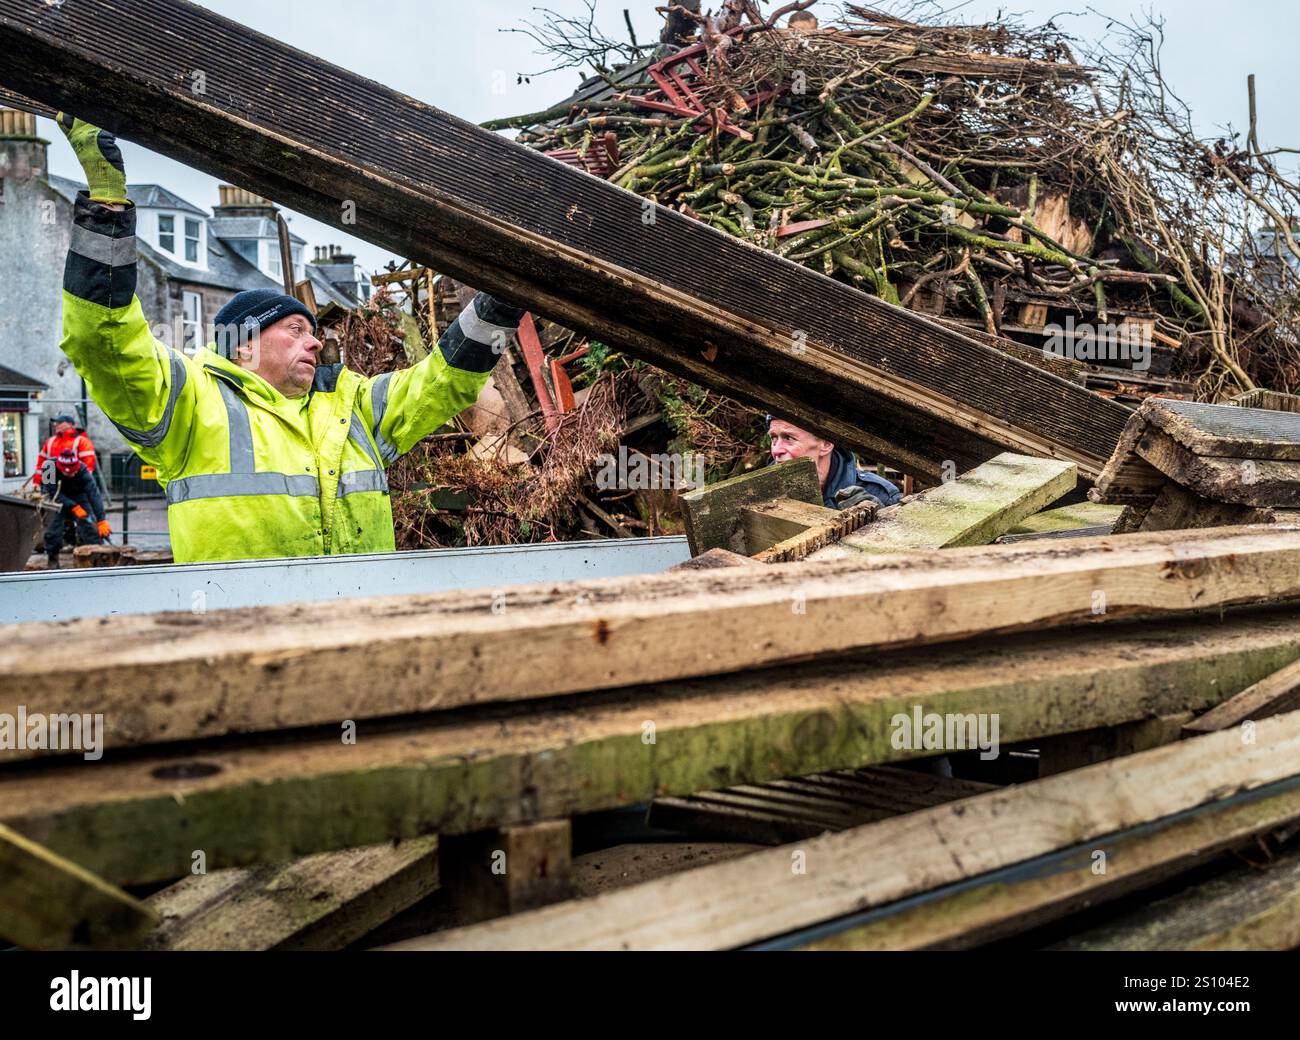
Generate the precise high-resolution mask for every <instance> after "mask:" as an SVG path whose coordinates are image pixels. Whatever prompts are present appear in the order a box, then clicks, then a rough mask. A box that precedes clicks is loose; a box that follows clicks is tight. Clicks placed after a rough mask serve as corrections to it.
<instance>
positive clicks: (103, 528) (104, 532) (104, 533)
mask: <svg viewBox="0 0 1300 1040" xmlns="http://www.w3.org/2000/svg"><path fill="white" fill-rule="evenodd" d="M95 529H96V530H97V531H98V532H99V537H101V538H107V537H108V536H109V535H110V534H112V533H113V529H112V528H111V527H109V526H108V521H107V520H101V521H99V523H97V524H96V525H95Z"/></svg>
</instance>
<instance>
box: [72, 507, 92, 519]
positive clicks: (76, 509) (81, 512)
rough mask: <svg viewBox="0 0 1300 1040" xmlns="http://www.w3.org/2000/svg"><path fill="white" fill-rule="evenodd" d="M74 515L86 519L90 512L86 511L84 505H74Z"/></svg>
mask: <svg viewBox="0 0 1300 1040" xmlns="http://www.w3.org/2000/svg"><path fill="white" fill-rule="evenodd" d="M72 515H73V516H75V517H76V518H77V519H78V520H84V519H86V517H88V516H89V515H90V514H89V513H87V512H86V510H85V508H84V507H83V506H73V507H72Z"/></svg>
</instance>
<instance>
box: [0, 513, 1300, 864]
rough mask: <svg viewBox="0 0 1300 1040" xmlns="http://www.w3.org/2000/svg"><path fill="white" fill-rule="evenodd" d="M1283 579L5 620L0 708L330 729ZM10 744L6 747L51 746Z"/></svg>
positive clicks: (729, 581)
mask: <svg viewBox="0 0 1300 1040" xmlns="http://www.w3.org/2000/svg"><path fill="white" fill-rule="evenodd" d="M862 555H863V554H856V556H858V557H860V556H862ZM1297 595H1300V531H1297V530H1294V529H1283V528H1274V527H1266V528H1260V529H1248V528H1234V529H1231V531H1229V532H1222V531H1205V532H1200V533H1197V534H1195V535H1191V534H1187V533H1184V532H1172V533H1163V534H1151V535H1125V536H1117V537H1114V538H1095V539H1078V540H1077V541H1074V542H1072V543H1071V544H1070V546H1069V547H1068V548H1066V547H1060V546H1057V545H1051V546H1046V547H1044V546H1041V545H1033V544H1027V545H1014V546H991V547H987V548H970V549H954V550H945V551H943V552H936V553H930V554H917V555H910V556H906V557H902V556H899V557H894V558H882V559H879V560H866V561H863V560H859V559H857V558H855V559H853V560H833V561H821V562H817V561H813V562H805V563H799V564H789V565H777V566H770V567H764V568H761V569H759V568H753V569H750V568H735V569H730V568H728V569H724V570H711V571H702V572H677V573H674V574H664V575H645V576H640V577H635V578H617V579H606V580H601V581H590V582H573V583H567V584H564V585H554V586H545V585H524V586H516V587H513V588H508V589H504V590H492V589H484V590H478V591H462V592H454V593H446V594H441V595H433V596H396V597H385V598H375V599H360V600H353V601H350V603H349V604H348V608H347V609H346V610H341V609H340V608H339V605H338V604H337V603H311V604H293V605H286V606H274V607H263V608H258V609H239V610H227V611H219V612H213V613H211V614H208V615H194V614H179V613H174V614H152V615H142V616H124V617H111V618H94V619H86V620H78V621H69V622H57V623H40V622H38V623H31V624H25V625H16V626H12V627H11V628H9V629H8V630H7V631H6V639H5V641H4V645H3V646H0V676H3V678H2V679H0V723H3V721H4V718H5V716H6V715H9V716H11V717H12V718H13V719H14V720H15V721H16V720H17V718H18V713H19V712H20V711H25V712H26V713H27V714H28V715H31V714H33V713H44V714H46V715H54V714H58V713H68V712H75V713H87V712H89V713H103V715H104V716H105V718H104V743H105V746H106V747H108V748H109V749H114V748H123V747H127V746H132V745H137V744H140V743H156V742H159V741H170V740H186V739H191V738H195V737H208V736H216V735H220V734H224V733H232V732H247V731H256V730H266V729H277V728H284V727H289V726H308V725H317V724H320V725H330V726H333V727H336V728H337V727H339V726H340V725H341V724H342V723H344V722H345V721H347V720H357V719H367V718H375V717H380V716H392V715H398V714H404V713H409V712H419V711H429V710H435V709H443V708H450V707H459V706H464V705H468V704H481V703H484V702H489V701H502V700H520V699H528V698H536V697H544V696H550V695H554V694H562V693H572V692H577V691H583V690H594V689H604V688H612V687H615V686H622V685H628V684H631V683H640V682H658V681H666V680H670V679H684V678H689V677H691V676H698V675H709V674H722V673H725V672H731V671H740V670H749V669H753V668H757V667H762V666H766V665H770V664H775V663H779V662H781V661H789V660H799V659H806V658H808V657H811V656H813V655H816V654H823V653H844V652H848V651H850V650H855V649H871V648H883V647H887V646H904V645H916V644H921V643H933V642H938V641H943V640H951V639H957V638H962V637H966V636H970V635H977V634H981V633H988V632H1005V631H1013V630H1016V629H1023V628H1032V627H1040V628H1041V627H1053V626H1061V625H1066V624H1074V623H1077V622H1080V621H1085V622H1087V621H1092V622H1107V621H1114V620H1118V619H1122V618H1124V617H1127V616H1132V615H1133V614H1138V613H1151V614H1159V615H1161V616H1163V617H1168V616H1171V615H1174V614H1179V613H1184V612H1187V611H1195V610H1204V609H1209V608H1212V607H1221V606H1227V605H1231V604H1234V603H1246V602H1261V601H1268V600H1276V599H1279V598H1283V597H1294V596H1297ZM19 728H20V729H21V727H19ZM7 746H8V747H9V748H10V750H5V751H0V763H3V762H6V761H13V760H17V759H21V758H24V757H31V756H33V755H37V754H44V753H46V752H42V751H39V750H32V749H25V748H23V747H22V746H19V745H17V744H16V743H15V742H14V741H12V740H11V741H9V742H7ZM358 844H361V843H358Z"/></svg>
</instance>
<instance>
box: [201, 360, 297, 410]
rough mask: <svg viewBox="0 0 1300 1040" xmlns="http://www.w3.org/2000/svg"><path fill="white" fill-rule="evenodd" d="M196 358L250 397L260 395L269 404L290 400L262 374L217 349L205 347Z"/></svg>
mask: <svg viewBox="0 0 1300 1040" xmlns="http://www.w3.org/2000/svg"><path fill="white" fill-rule="evenodd" d="M195 360H196V361H197V362H198V363H199V364H200V365H202V366H203V367H204V369H206V370H207V371H208V372H211V373H212V374H213V375H214V376H216V377H217V378H218V379H220V380H222V381H223V382H225V383H228V384H230V385H231V386H233V387H234V388H235V389H236V390H242V391H243V392H244V393H245V394H247V395H248V396H250V397H260V398H262V400H264V401H266V402H267V403H268V404H281V403H283V402H285V401H287V400H288V398H287V397H285V396H284V394H282V393H280V391H279V390H277V389H276V388H275V387H273V386H272V385H271V384H270V383H268V382H267V381H266V380H265V379H263V378H262V377H261V376H259V375H257V374H255V373H253V372H250V371H248V369H246V368H240V367H239V366H238V365H236V364H235V363H234V362H233V361H231V360H230V359H229V358H224V357H222V356H221V355H220V354H218V353H217V352H216V351H215V350H211V349H209V348H207V347H204V348H203V349H202V350H200V351H199V352H198V354H196V355H195Z"/></svg>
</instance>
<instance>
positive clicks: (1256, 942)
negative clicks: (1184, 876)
mask: <svg viewBox="0 0 1300 1040" xmlns="http://www.w3.org/2000/svg"><path fill="white" fill-rule="evenodd" d="M1298 946H1300V850H1295V849H1293V850H1291V851H1290V852H1288V853H1287V854H1285V855H1283V856H1281V857H1280V858H1278V859H1277V860H1275V861H1274V862H1272V863H1269V864H1267V865H1266V866H1264V867H1255V866H1237V867H1236V868H1235V869H1231V870H1228V871H1226V872H1224V873H1223V874H1221V875H1219V876H1218V877H1215V878H1211V879H1210V880H1208V881H1202V882H1199V883H1197V884H1194V885H1189V886H1188V887H1186V888H1185V889H1183V890H1182V891H1181V892H1177V893H1174V894H1172V895H1168V896H1165V897H1164V898H1162V899H1157V900H1155V901H1154V902H1152V903H1149V904H1147V905H1145V906H1142V907H1140V908H1139V909H1137V910H1134V911H1132V912H1130V913H1127V914H1124V915H1123V916H1121V917H1119V918H1117V919H1115V920H1112V921H1107V922H1106V923H1105V924H1101V925H1097V926H1096V927H1094V928H1089V929H1087V930H1086V931H1083V932H1080V933H1078V934H1077V935H1072V936H1070V938H1068V939H1065V940H1062V941H1061V942H1058V943H1053V944H1052V946H1051V947H1050V949H1054V950H1160V951H1162V952H1164V951H1170V950H1199V951H1205V950H1256V951H1258V950H1278V951H1281V950H1294V949H1295V948H1296V947H1298ZM1243 996H1244V995H1243Z"/></svg>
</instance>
